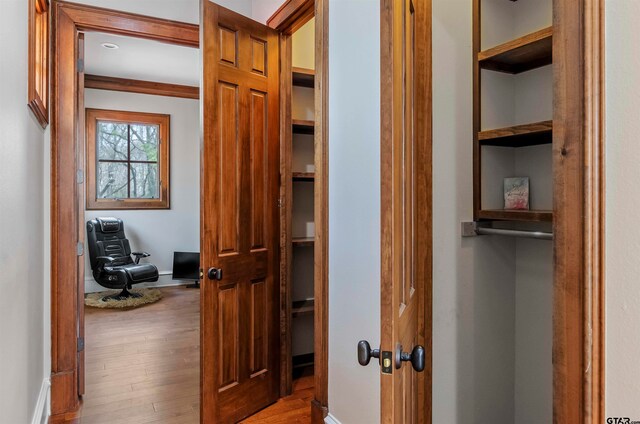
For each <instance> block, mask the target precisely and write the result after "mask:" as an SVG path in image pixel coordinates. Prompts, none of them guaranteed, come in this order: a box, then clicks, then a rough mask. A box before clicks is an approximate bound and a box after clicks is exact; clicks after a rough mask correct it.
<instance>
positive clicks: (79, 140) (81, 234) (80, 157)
mask: <svg viewBox="0 0 640 424" xmlns="http://www.w3.org/2000/svg"><path fill="white" fill-rule="evenodd" d="M77 75H78V82H77V84H78V90H77V93H78V103H77V105H78V106H77V107H78V110H77V111H76V119H77V125H76V155H77V158H76V160H77V162H78V163H77V168H76V169H77V170H78V173H79V174H81V175H78V179H77V183H78V184H77V192H78V216H79V217H80V218H79V219H78V243H79V244H78V245H79V246H82V249H79V250H81V251H80V252H78V395H79V396H82V395H84V272H85V269H84V268H85V267H84V261H85V256H84V255H85V252H84V250H85V247H84V246H85V231H87V230H86V227H85V223H84V210H85V184H84V180H85V178H84V172H85V166H84V164H85V131H86V126H85V110H84V33H79V34H78V70H77Z"/></svg>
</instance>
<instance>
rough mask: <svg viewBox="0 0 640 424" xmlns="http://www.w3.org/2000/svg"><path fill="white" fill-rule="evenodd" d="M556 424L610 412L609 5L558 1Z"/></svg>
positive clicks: (587, 421) (600, 418)
mask: <svg viewBox="0 0 640 424" xmlns="http://www.w3.org/2000/svg"><path fill="white" fill-rule="evenodd" d="M553 3H554V23H553V27H554V37H553V55H554V63H558V64H561V65H562V66H555V67H554V133H553V137H554V142H553V156H554V159H553V160H554V162H553V165H554V229H553V231H554V296H553V298H554V301H553V316H554V320H553V363H554V366H553V393H554V397H553V415H554V423H558V424H559V423H569V422H570V423H581V424H596V423H603V422H605V412H604V396H605V390H604V381H605V378H604V370H605V362H604V353H605V349H604V332H605V325H604V306H605V303H604V301H605V299H604V290H605V284H604V282H605V281H604V272H605V271H604V263H605V262H604V258H605V246H604V232H605V223H604V219H605V217H604V211H605V205H604V202H605V192H604V190H605V184H604V145H605V136H604V129H605V126H604V116H605V111H604V98H605V86H604V61H605V59H604V0H554V2H553Z"/></svg>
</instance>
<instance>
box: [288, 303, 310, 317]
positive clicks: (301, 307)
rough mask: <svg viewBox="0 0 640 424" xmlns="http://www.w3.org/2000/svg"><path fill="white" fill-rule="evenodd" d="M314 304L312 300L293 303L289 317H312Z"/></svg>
mask: <svg viewBox="0 0 640 424" xmlns="http://www.w3.org/2000/svg"><path fill="white" fill-rule="evenodd" d="M313 310H314V302H313V299H307V300H299V301H296V302H293V305H292V307H291V316H292V317H300V316H304V315H313Z"/></svg>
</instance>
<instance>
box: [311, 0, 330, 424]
mask: <svg viewBox="0 0 640 424" xmlns="http://www.w3.org/2000/svg"><path fill="white" fill-rule="evenodd" d="M314 15H315V39H316V46H315V71H316V75H315V84H316V86H315V94H314V96H315V132H314V140H315V141H314V143H315V146H316V147H315V159H314V163H315V186H314V204H315V208H314V223H315V246H314V264H315V266H314V274H313V278H314V299H315V301H314V306H315V314H314V335H315V341H314V355H315V368H314V374H315V397H314V400H313V401H312V403H311V404H312V408H311V412H312V414H311V422H312V423H313V424H324V418H325V417H326V416H327V414H328V408H329V0H315V14H314Z"/></svg>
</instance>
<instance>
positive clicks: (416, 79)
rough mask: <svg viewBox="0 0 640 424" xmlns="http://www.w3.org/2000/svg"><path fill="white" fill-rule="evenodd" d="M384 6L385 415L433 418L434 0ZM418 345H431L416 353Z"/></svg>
mask: <svg viewBox="0 0 640 424" xmlns="http://www.w3.org/2000/svg"><path fill="white" fill-rule="evenodd" d="M382 11H383V17H382V18H383V25H382V60H383V62H382V63H383V66H382V69H381V72H382V81H383V84H382V146H381V154H382V158H383V160H382V174H381V178H382V194H381V197H382V278H381V298H382V308H381V314H382V316H381V350H382V353H383V354H384V353H385V352H390V353H391V357H392V360H391V367H390V369H388V368H385V367H383V373H382V374H381V399H382V401H381V404H382V410H381V419H382V422H383V423H396V424H400V423H403V424H410V423H411V424H412V423H428V422H430V407H429V405H430V394H431V389H430V384H431V376H430V358H431V315H430V314H431V284H432V281H431V258H432V252H431V229H432V222H431V208H432V201H431V142H432V140H431V62H430V54H431V51H430V46H431V38H430V32H431V27H430V25H431V23H430V19H431V2H430V1H429V0H426V1H414V0H399V1H393V0H383V5H382ZM417 40H420V42H418V41H417ZM385 81H389V82H390V84H385V83H384V82H385ZM419 346H424V347H426V349H423V350H422V351H414V347H419ZM423 353H424V358H425V361H424V362H425V364H426V367H425V370H426V372H418V371H416V370H414V367H413V366H412V362H411V361H412V359H414V358H418V357H420V355H422V354H423ZM383 357H384V356H383ZM383 365H384V364H383ZM418 368H419V367H418Z"/></svg>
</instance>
